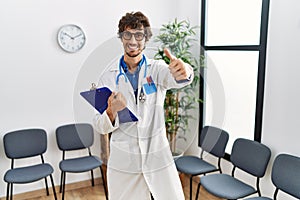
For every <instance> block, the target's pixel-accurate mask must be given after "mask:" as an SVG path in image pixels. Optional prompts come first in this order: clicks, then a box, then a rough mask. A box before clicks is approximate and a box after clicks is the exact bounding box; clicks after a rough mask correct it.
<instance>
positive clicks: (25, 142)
mask: <svg viewBox="0 0 300 200" xmlns="http://www.w3.org/2000/svg"><path fill="white" fill-rule="evenodd" d="M3 143H4V151H5V154H6V156H7V157H8V158H9V159H11V169H9V170H7V171H6V173H5V175H4V181H5V182H6V183H7V193H6V199H7V200H8V199H9V196H10V199H11V200H12V199H13V185H14V184H26V183H32V182H35V181H38V180H41V179H45V184H46V192H47V195H49V190H48V183H47V177H48V176H49V177H50V179H51V184H52V189H53V194H54V198H55V199H57V197H56V192H55V186H54V182H53V177H52V173H53V171H54V170H53V168H52V166H51V165H50V164H48V163H45V162H44V157H43V154H44V153H45V152H46V150H47V134H46V131H45V130H43V129H24V130H18V131H12V132H9V133H6V134H5V135H4V138H3ZM36 156H40V157H41V162H40V163H38V164H33V165H24V166H20V167H14V163H15V160H17V159H25V158H29V157H36Z"/></svg>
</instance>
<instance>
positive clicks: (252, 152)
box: [196, 138, 271, 199]
mask: <svg viewBox="0 0 300 200" xmlns="http://www.w3.org/2000/svg"><path fill="white" fill-rule="evenodd" d="M270 156H271V150H270V149H269V148H268V147H267V146H266V145H264V144H261V143H259V142H256V141H252V140H248V139H242V138H238V139H236V140H235V142H234V144H233V147H232V151H231V156H230V160H231V163H232V164H233V169H232V173H231V176H230V175H228V174H209V175H207V176H203V177H201V179H200V183H199V184H198V188H197V196H196V199H198V193H199V188H200V185H202V186H203V188H205V189H206V191H208V192H209V193H211V194H213V195H214V196H217V197H220V198H224V199H240V198H244V197H247V196H249V195H252V194H255V193H258V195H259V196H261V193H260V187H259V183H260V178H261V177H263V176H264V175H265V172H266V168H267V166H268V163H269V160H270ZM236 169H240V170H242V171H244V172H246V174H248V175H251V176H254V177H255V178H256V187H253V186H251V185H250V184H248V183H246V182H245V181H242V180H240V179H238V178H237V177H234V175H235V170H236Z"/></svg>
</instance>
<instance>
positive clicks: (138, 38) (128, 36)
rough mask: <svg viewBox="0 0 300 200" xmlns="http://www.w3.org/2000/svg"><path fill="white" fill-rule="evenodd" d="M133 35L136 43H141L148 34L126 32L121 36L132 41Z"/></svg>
mask: <svg viewBox="0 0 300 200" xmlns="http://www.w3.org/2000/svg"><path fill="white" fill-rule="evenodd" d="M132 35H134V38H135V40H136V41H141V40H143V39H144V37H145V36H146V34H144V33H142V32H136V33H131V32H129V31H125V32H122V33H121V36H122V37H123V39H125V40H131V37H132Z"/></svg>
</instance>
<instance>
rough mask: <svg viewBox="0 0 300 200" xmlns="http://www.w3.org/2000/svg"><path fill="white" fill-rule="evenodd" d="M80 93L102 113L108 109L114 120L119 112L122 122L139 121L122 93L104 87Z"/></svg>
mask: <svg viewBox="0 0 300 200" xmlns="http://www.w3.org/2000/svg"><path fill="white" fill-rule="evenodd" d="M80 95H81V96H82V97H83V98H84V99H85V100H86V101H87V102H89V103H90V104H91V105H92V106H93V107H94V108H95V109H96V110H97V111H98V112H99V113H100V114H103V112H104V111H105V110H106V112H107V114H108V116H109V118H110V119H111V121H112V122H113V121H114V120H115V117H116V116H117V114H118V116H119V122H120V123H126V122H135V121H138V119H137V117H136V116H135V115H134V114H133V113H132V112H131V111H130V110H129V109H128V108H127V107H126V100H125V98H124V96H123V95H122V94H121V93H116V92H111V90H110V89H109V88H107V87H102V88H95V89H92V90H89V91H84V92H81V93H80ZM110 115H112V116H110ZM111 117H113V118H111Z"/></svg>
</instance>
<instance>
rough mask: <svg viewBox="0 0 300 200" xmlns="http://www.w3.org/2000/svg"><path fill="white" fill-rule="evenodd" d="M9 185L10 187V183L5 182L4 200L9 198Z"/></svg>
mask: <svg viewBox="0 0 300 200" xmlns="http://www.w3.org/2000/svg"><path fill="white" fill-rule="evenodd" d="M9 187H10V183H7V189H6V200H8V199H9Z"/></svg>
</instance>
